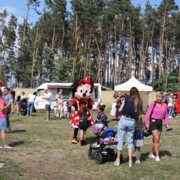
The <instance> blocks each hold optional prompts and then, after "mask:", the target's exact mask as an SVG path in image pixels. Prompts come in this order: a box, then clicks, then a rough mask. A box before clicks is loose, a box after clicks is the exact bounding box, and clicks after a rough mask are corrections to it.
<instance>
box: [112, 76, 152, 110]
mask: <svg viewBox="0 0 180 180" xmlns="http://www.w3.org/2000/svg"><path fill="white" fill-rule="evenodd" d="M132 87H136V88H137V89H138V90H139V93H140V96H141V99H142V101H143V110H144V111H145V110H146V109H147V106H148V98H149V93H150V92H151V91H152V86H147V85H145V84H143V83H141V82H140V81H138V80H137V79H136V78H135V77H132V78H131V79H129V80H128V81H126V82H125V83H123V84H120V85H117V86H115V87H114V90H115V91H120V92H121V94H122V95H123V94H125V93H127V92H129V90H130V89H131V88H132Z"/></svg>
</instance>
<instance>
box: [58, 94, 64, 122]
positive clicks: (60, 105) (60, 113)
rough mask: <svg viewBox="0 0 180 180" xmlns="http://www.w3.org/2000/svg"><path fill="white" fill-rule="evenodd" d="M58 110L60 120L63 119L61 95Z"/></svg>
mask: <svg viewBox="0 0 180 180" xmlns="http://www.w3.org/2000/svg"><path fill="white" fill-rule="evenodd" d="M58 110H59V118H60V119H61V118H62V116H63V96H62V95H60V96H59V99H58Z"/></svg>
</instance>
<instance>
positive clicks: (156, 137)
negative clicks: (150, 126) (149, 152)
mask: <svg viewBox="0 0 180 180" xmlns="http://www.w3.org/2000/svg"><path fill="white" fill-rule="evenodd" d="M152 134H153V143H154V151H155V154H156V156H159V140H160V136H161V132H159V131H158V130H154V131H152Z"/></svg>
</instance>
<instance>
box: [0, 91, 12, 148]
mask: <svg viewBox="0 0 180 180" xmlns="http://www.w3.org/2000/svg"><path fill="white" fill-rule="evenodd" d="M9 106H11V103H8V104H6V103H5V101H4V100H3V99H2V91H1V90H0V131H1V138H2V142H3V146H0V148H6V149H11V148H12V147H10V146H8V144H7V142H6V127H7V122H6V109H7V108H8V107H9Z"/></svg>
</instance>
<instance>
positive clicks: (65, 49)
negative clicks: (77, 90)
mask: <svg viewBox="0 0 180 180" xmlns="http://www.w3.org/2000/svg"><path fill="white" fill-rule="evenodd" d="M39 5H40V1H39V0H27V7H26V9H27V11H26V16H25V18H24V22H23V23H22V24H18V23H17V17H16V16H14V15H11V17H10V19H9V21H8V24H6V23H5V22H6V21H5V20H6V18H7V16H8V14H7V11H6V10H4V11H3V12H1V13H0V78H1V79H3V80H4V81H5V82H6V83H7V82H10V86H11V87H22V88H25V87H26V88H30V87H31V88H35V87H36V86H38V85H39V84H42V83H44V82H73V81H74V80H75V79H78V78H81V77H82V78H83V77H85V76H87V75H90V76H91V77H92V78H93V80H94V82H98V83H101V84H102V85H103V86H106V87H109V88H111V89H113V88H114V86H115V85H117V84H121V83H123V82H125V81H127V80H128V79H130V78H131V76H135V77H136V78H137V79H138V80H139V81H141V82H142V83H144V84H147V85H152V86H153V88H154V90H156V91H157V90H161V91H170V90H180V11H179V7H178V6H177V4H176V2H175V0H162V2H161V3H160V5H156V6H152V5H151V4H150V2H149V1H147V2H146V5H145V8H144V9H142V7H141V6H140V5H138V6H134V5H132V3H131V1H130V0H71V7H70V8H71V9H69V10H68V9H67V2H66V0H45V4H44V8H43V10H42V12H39V11H38V10H37V9H38V7H39ZM31 9H33V10H34V11H36V13H38V14H39V15H40V16H39V19H37V21H36V23H32V22H29V20H28V18H29V11H30V10H31Z"/></svg>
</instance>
